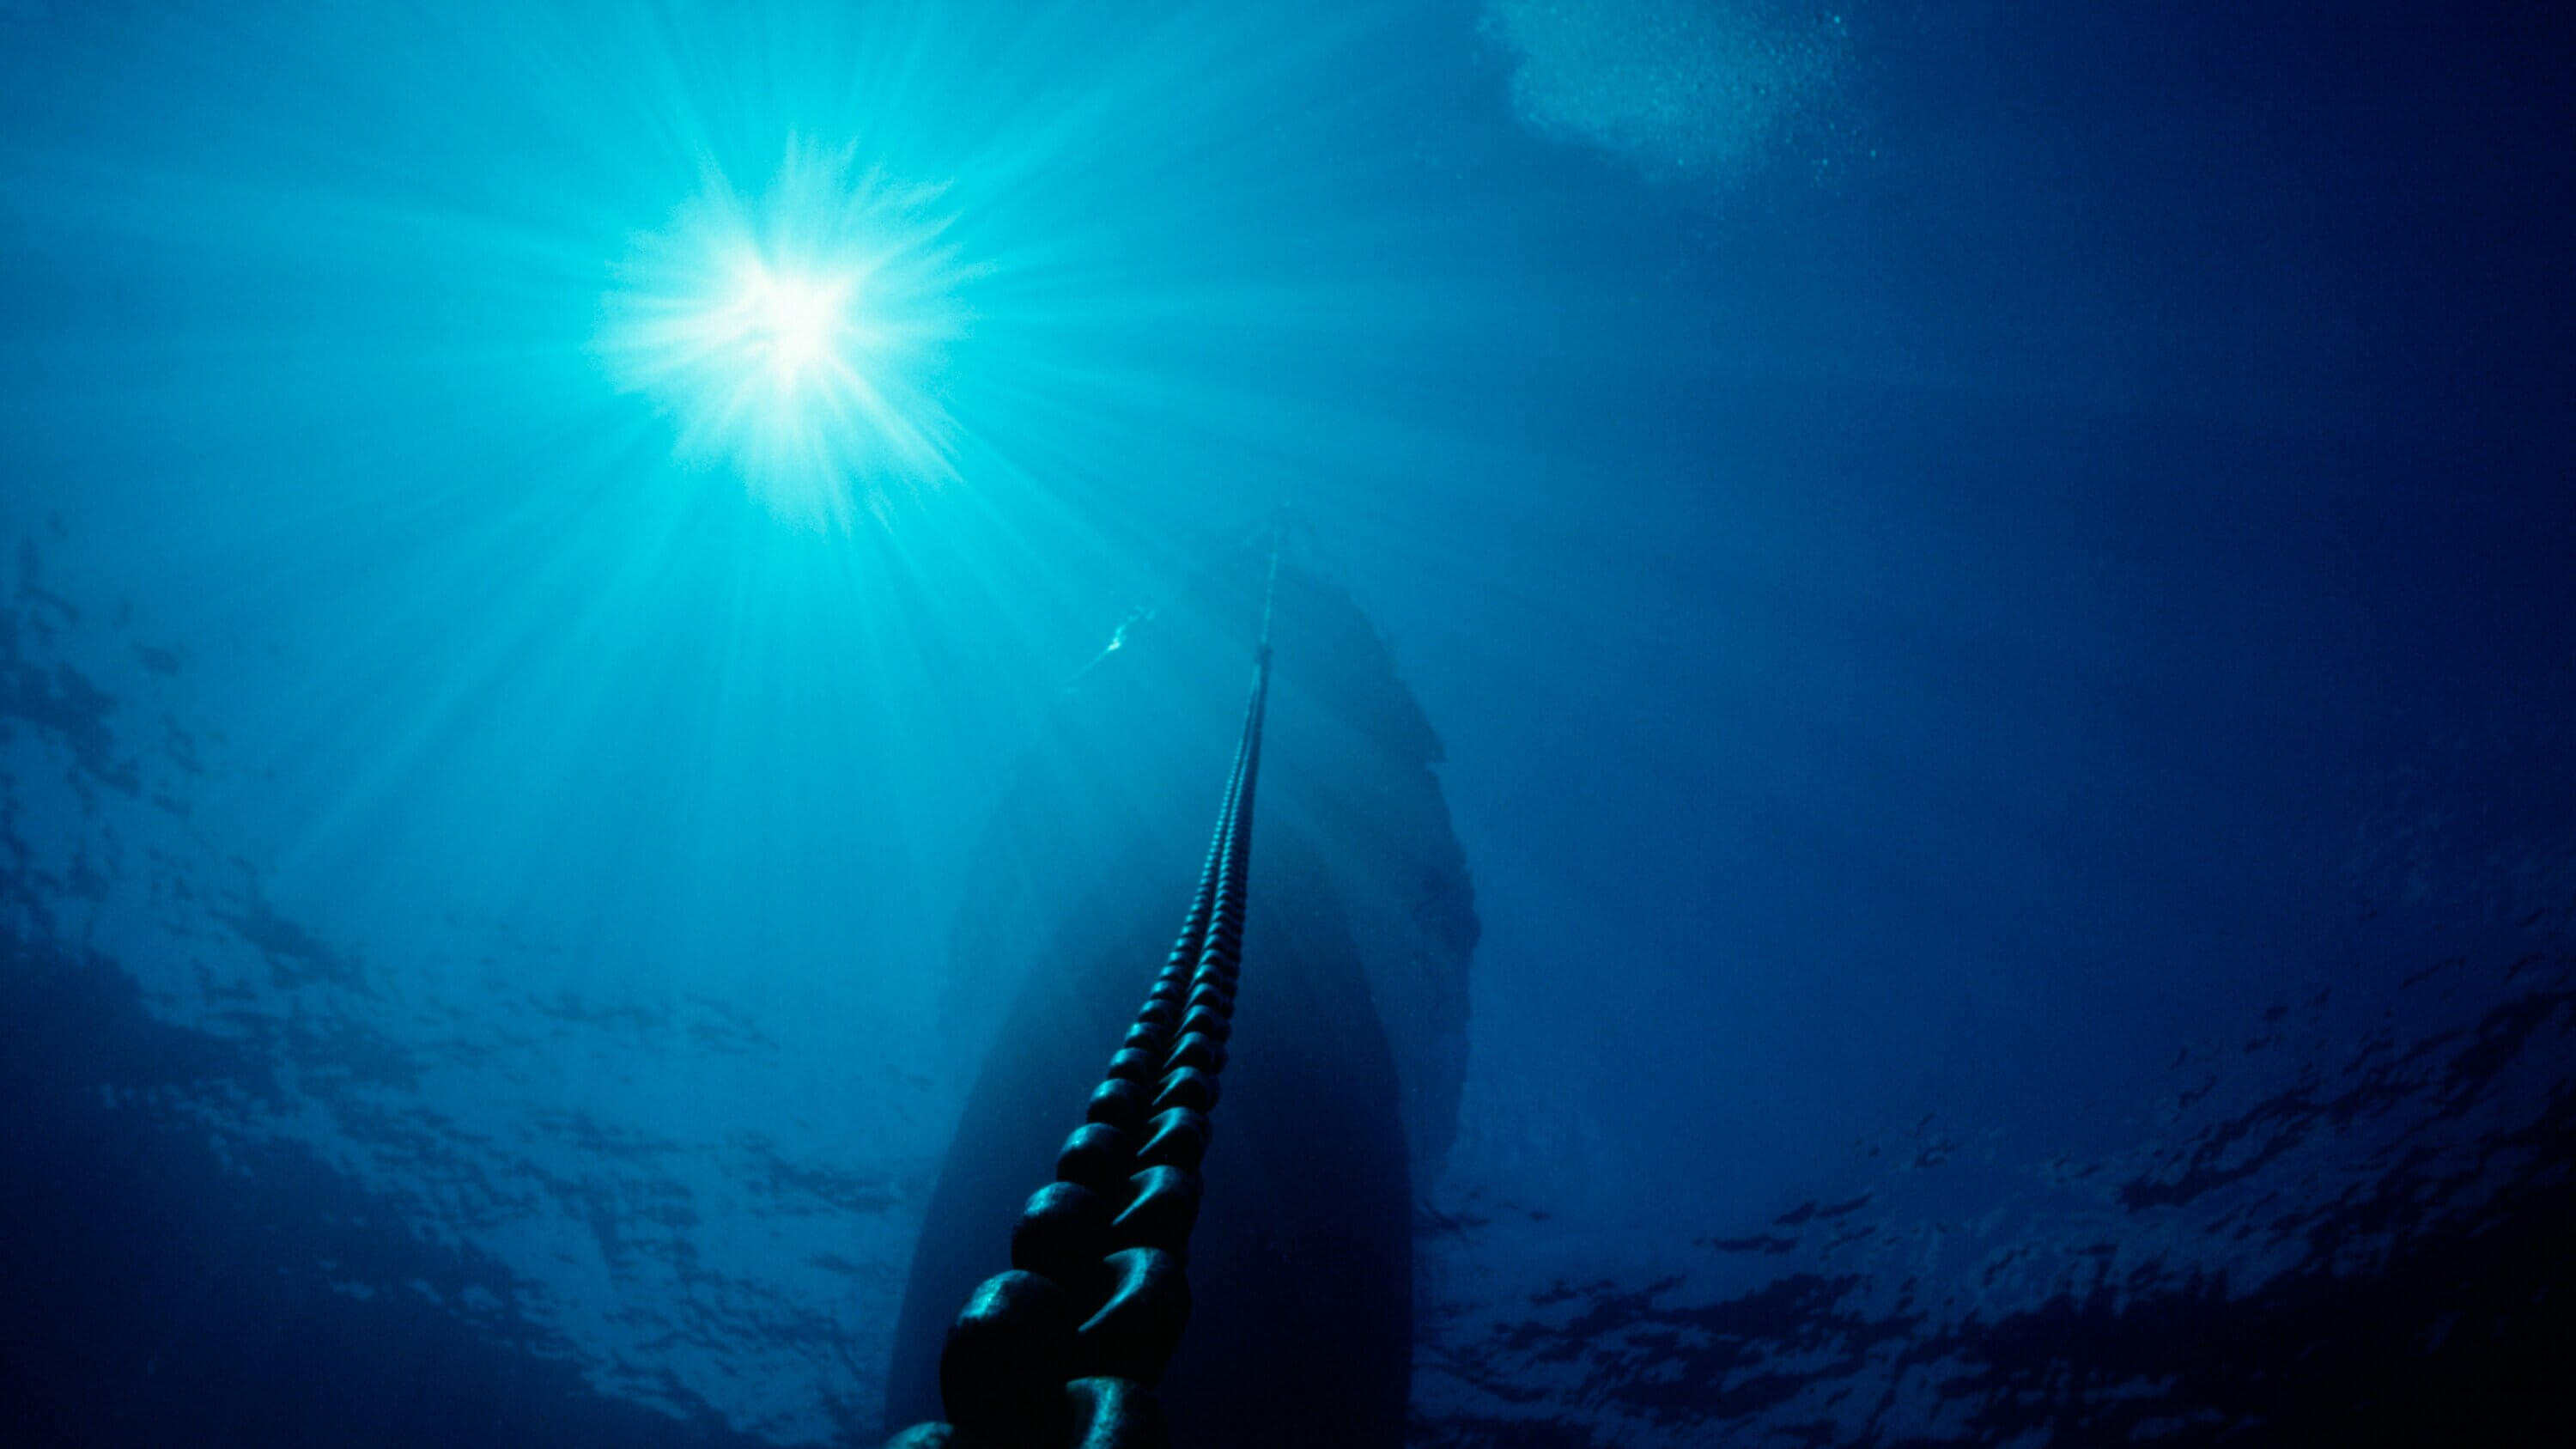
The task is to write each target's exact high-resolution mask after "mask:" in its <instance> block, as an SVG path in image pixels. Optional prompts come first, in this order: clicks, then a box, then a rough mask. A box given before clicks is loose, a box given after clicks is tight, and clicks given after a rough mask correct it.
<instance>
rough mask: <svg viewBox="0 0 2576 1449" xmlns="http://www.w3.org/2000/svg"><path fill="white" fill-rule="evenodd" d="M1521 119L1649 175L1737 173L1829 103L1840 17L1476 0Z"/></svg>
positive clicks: (1733, 6) (1760, 7)
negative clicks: (1506, 59) (1511, 68)
mask: <svg viewBox="0 0 2576 1449" xmlns="http://www.w3.org/2000/svg"><path fill="white" fill-rule="evenodd" d="M1484 29H1485V32H1486V34H1487V35H1488V36H1490V37H1491V38H1493V39H1494V40H1495V41H1497V42H1498V43H1500V44H1501V45H1502V46H1503V47H1504V48H1505V49H1507V50H1508V51H1509V52H1510V53H1511V54H1512V56H1513V58H1514V60H1515V61H1516V63H1517V69H1516V70H1515V72H1514V75H1513V78H1512V95H1513V99H1514V102H1515V103H1516V104H1517V105H1518V107H1519V109H1520V114H1521V117H1522V119H1523V120H1524V121H1526V122H1527V123H1528V124H1529V125H1530V126H1531V127H1533V128H1534V129H1536V130H1538V131H1540V132H1542V133H1545V134H1548V135H1552V136H1558V137H1561V138H1565V139H1568V140H1576V141H1582V142H1586V143H1589V144H1591V145H1596V146H1599V147H1601V148H1603V149H1604V150H1607V151H1609V152H1611V153H1613V154H1615V155H1617V156H1620V157H1622V158H1624V159H1625V160H1627V161H1629V162H1630V163H1632V164H1634V165H1635V166H1637V167H1638V168H1639V169H1641V170H1643V171H1645V172H1646V173H1647V174H1648V175H1649V176H1661V177H1667V178H1671V179H1675V180H1688V181H1699V182H1725V181H1730V180H1733V179H1735V178H1737V177H1740V176H1742V175H1744V174H1745V173H1746V172H1747V171H1748V170H1750V169H1751V167H1752V166H1753V164H1754V163H1755V162H1757V161H1758V160H1760V159H1761V157H1762V156H1763V155H1764V154H1766V152H1767V151H1768V149H1769V148H1770V147H1771V146H1773V145H1774V144H1775V143H1776V141H1777V139H1778V138H1779V137H1780V136H1781V135H1782V134H1783V133H1784V131H1785V130H1786V128H1787V127H1788V125H1789V124H1790V122H1792V121H1793V120H1794V119H1795V118H1796V117H1797V116H1798V115H1799V114H1801V113H1802V112H1804V111H1806V110H1808V109H1810V108H1812V107H1814V106H1816V105H1818V104H1819V103H1820V102H1821V101H1822V100H1823V99H1824V97H1825V96H1826V95H1827V94H1828V93H1829V91H1830V89H1831V85H1832V81H1833V77H1834V72H1835V68H1836V64H1837V62H1838V60H1839V59H1840V56H1841V54H1842V51H1843V48H1844V27H1843V21H1842V17H1841V16H1840V15H1838V14H1835V13H1833V12H1831V11H1824V10H1817V9H1813V8H1810V7H1806V6H1801V5H1795V4H1783V3H1779V0H1749V3H1721V0H1486V3H1485V17H1484Z"/></svg>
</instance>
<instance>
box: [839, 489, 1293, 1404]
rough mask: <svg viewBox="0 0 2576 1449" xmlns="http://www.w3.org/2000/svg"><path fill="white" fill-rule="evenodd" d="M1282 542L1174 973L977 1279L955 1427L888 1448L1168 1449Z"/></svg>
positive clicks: (952, 1380) (1230, 1003) (955, 1384)
mask: <svg viewBox="0 0 2576 1449" xmlns="http://www.w3.org/2000/svg"><path fill="white" fill-rule="evenodd" d="M1279 540H1280V533H1279V532H1276V531H1274V533H1273V535H1272V545H1271V555H1270V579H1269V588H1268V590H1267V597H1266V598H1265V600H1264V603H1263V606H1262V620H1261V643H1260V646H1259V648H1258V650H1257V651H1256V652H1255V654H1254V657H1253V674H1252V696H1251V699H1250V701H1249V702H1248V703H1247V704H1246V705H1245V708H1244V718H1243V732H1242V736H1241V738H1240V740H1239V741H1238V743H1237V745H1236V748H1235V755H1234V766H1233V770H1232V772H1231V774H1230V775H1229V777H1228V778H1227V780H1226V786H1225V794H1224V798H1223V801H1222V803H1221V804H1220V806H1219V808H1218V811H1217V824H1216V830H1215V833H1214V836H1213V838H1212V839H1211V840H1210V841H1209V844H1208V853H1207V859H1206V861H1205V863H1204V864H1203V865H1202V866H1201V868H1200V871H1199V881H1198V889H1197V890H1196V892H1195V893H1194V894H1193V896H1192V898H1191V901H1190V908H1189V911H1188V913H1187V914H1186V915H1184V916H1183V917H1182V920H1181V930H1180V935H1179V937H1178V938H1177V939H1176V940H1175V941H1174V942H1173V945H1172V950H1171V953H1170V955H1169V956H1168V957H1167V958H1166V959H1165V961H1164V963H1163V968H1162V970H1161V971H1160V972H1159V973H1158V974H1157V975H1156V976H1155V977H1154V982H1153V986H1152V987H1151V989H1150V990H1148V991H1147V992H1146V995H1145V1001H1144V1004H1143V1005H1142V1006H1141V1007H1139V1008H1138V1009H1137V1012H1136V1018H1135V1022H1134V1024H1133V1025H1131V1026H1130V1027H1129V1028H1128V1029H1127V1035H1126V1037H1125V1039H1124V1040H1123V1041H1121V1042H1120V1044H1119V1046H1118V1049H1117V1051H1116V1052H1115V1053H1114V1054H1113V1055H1112V1056H1111V1057H1110V1059H1109V1067H1108V1070H1107V1072H1106V1073H1105V1075H1104V1076H1103V1079H1102V1081H1101V1083H1100V1086H1099V1089H1098V1090H1096V1091H1094V1092H1093V1093H1092V1094H1091V1101H1090V1104H1089V1106H1088V1108H1087V1109H1086V1110H1085V1112H1084V1114H1083V1117H1084V1120H1083V1123H1082V1125H1081V1126H1079V1127H1076V1128H1075V1129H1074V1130H1073V1132H1072V1134H1071V1135H1070V1136H1068V1137H1066V1138H1065V1141H1064V1148H1063V1150H1062V1151H1061V1152H1060V1153H1058V1154H1057V1157H1056V1169H1055V1181H1053V1182H1051V1183H1048V1184H1047V1185H1046V1186H1044V1187H1041V1188H1039V1189H1038V1190H1037V1191H1036V1192H1034V1193H1032V1194H1030V1196H1029V1200H1028V1203H1027V1206H1026V1207H1025V1208H1024V1209H1023V1210H1022V1211H1021V1213H1020V1218H1019V1222H1018V1224H1017V1225H1016V1226H1014V1227H1013V1228H1012V1230H1011V1267H1010V1270H1009V1271H1008V1272H1004V1273H998V1274H995V1275H994V1276H993V1277H991V1278H987V1279H985V1280H984V1281H983V1282H982V1283H981V1284H979V1285H977V1287H976V1288H975V1290H974V1292H973V1293H971V1294H969V1295H968V1297H967V1300H966V1307H965V1309H964V1311H962V1312H960V1313H959V1314H958V1315H957V1318H956V1321H955V1322H954V1323H952V1324H951V1325H950V1326H949V1329H948V1339H947V1343H946V1345H945V1346H944V1347H943V1348H942V1350H941V1352H940V1357H939V1392H940V1399H941V1403H942V1405H943V1406H944V1407H945V1408H946V1410H947V1413H948V1421H947V1422H945V1423H931V1424H916V1425H914V1426H913V1427H911V1428H909V1429H906V1430H904V1431H903V1432H902V1433H900V1434H897V1435H896V1436H895V1437H894V1438H893V1439H892V1440H891V1441H889V1443H888V1445H887V1449H1168V1442H1169V1441H1168V1439H1167V1438H1166V1436H1165V1433H1164V1430H1163V1421H1162V1413H1161V1410H1160V1408H1159V1406H1158V1405H1157V1404H1156V1402H1155V1399H1154V1392H1153V1391H1154V1385H1155V1384H1156V1383H1157V1382H1158V1381H1159V1380H1160V1379H1161V1378H1162V1375H1163V1370H1164V1367H1165V1366H1166V1365H1167V1364H1169V1363H1170V1362H1171V1358H1172V1353H1173V1350H1174V1349H1175V1348H1177V1347H1178V1346H1179V1344H1180V1338H1181V1330H1182V1329H1183V1328H1184V1327H1186V1326H1187V1325H1188V1322H1189V1317H1190V1286H1189V1279H1188V1276H1187V1274H1186V1272H1185V1268H1184V1264H1185V1261H1186V1258H1187V1250H1188V1246H1189V1238H1190V1230H1191V1229H1192V1228H1193V1227H1194V1226H1195V1225H1196V1224H1197V1222H1198V1215H1199V1198H1200V1195H1201V1185H1200V1181H1199V1164H1200V1162H1201V1161H1202V1160H1204V1159H1205V1157H1206V1155H1207V1150H1208V1143H1209V1140H1210V1138H1211V1136H1212V1135H1213V1133H1214V1130H1215V1128H1214V1124H1213V1123H1212V1122H1211V1121H1210V1120H1209V1113H1210V1112H1212V1111H1213V1110H1214V1109H1215V1107H1216V1103H1217V1090H1218V1081H1219V1078H1220V1077H1221V1076H1222V1074H1223V1073H1224V1071H1225V1064H1226V1042H1227V1040H1228V1039H1229V1038H1230V1037H1231V1036H1232V1035H1233V1033H1234V1000H1235V984H1236V981H1237V979H1238V978H1239V977H1240V975H1241V973H1242V966H1243V926H1244V908H1245V903H1246V899H1247V896H1248V887H1249V885H1250V881H1251V863H1252V814H1253V809H1252V807H1253V796H1254V792H1255V789H1256V787H1257V786H1258V785H1259V783H1260V775H1261V734H1262V723H1263V719H1264V716H1265V714H1266V712H1267V704H1268V701H1269V695H1270V619H1271V611H1272V607H1273V604H1274V603H1275V601H1276V599H1277V596H1278V587H1279V546H1280V544H1279Z"/></svg>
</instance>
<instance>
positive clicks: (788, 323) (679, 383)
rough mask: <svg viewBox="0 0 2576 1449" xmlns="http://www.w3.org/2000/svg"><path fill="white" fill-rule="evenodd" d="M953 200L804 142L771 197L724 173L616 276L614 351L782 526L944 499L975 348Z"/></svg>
mask: <svg viewBox="0 0 2576 1449" xmlns="http://www.w3.org/2000/svg"><path fill="white" fill-rule="evenodd" d="M938 196H939V192H938V191H937V189H936V188H929V187H918V186H912V187H907V186H900V185H896V184H894V183H892V182H890V181H888V180H887V179H885V178H884V177H881V176H878V175H875V174H872V173H857V172H856V167H855V161H854V157H853V154H852V153H850V152H848V151H842V152H837V153H828V154H827V153H823V152H819V151H816V150H814V149H813V148H810V147H807V146H804V145H801V144H799V143H796V142H792V141H791V142H790V143H789V145H788V148H787V155H786V159H785V161H784V162H782V163H781V165H780V167H779V170H778V172H777V175H776V176H775V177H774V178H773V179H772V180H771V182H770V184H769V186H768V187H767V189H766V190H764V191H762V192H760V193H758V194H756V195H749V196H746V195H745V194H743V193H742V192H741V191H739V190H737V189H736V188H735V187H733V186H732V185H731V184H730V183H729V182H727V181H726V180H725V179H724V178H723V176H722V175H721V174H720V173H717V172H715V171H713V170H712V169H711V170H710V171H709V173H708V175H707V177H706V179H705V181H704V183H703V185H702V186H701V188H700V190H699V192H698V194H697V195H695V196H693V197H691V198H689V199H688V200H687V201H685V202H683V203H682V204H681V205H680V206H679V207H678V208H677V209H676V210H675V211H674V212H673V214H672V217H671V219H670V221H669V223H668V224H667V225H666V226H664V227H662V228H661V229H659V230H657V231H654V232H649V233H646V234H643V235H641V236H639V237H637V238H636V239H635V242H634V245H633V248H632V251H631V252H630V254H629V255H628V257H627V258H626V260H625V261H624V262H623V263H622V264H621V265H620V266H619V267H618V269H617V278H618V281H619V283H620V285H619V286H618V287H617V288H616V289H615V290H613V291H612V292H611V293H610V295H609V297H608V300H607V318H606V322H605V324H604V326H603V328H602V330H601V336H600V345H599V350H600V352H601V354H602V356H603V358H604V359H605V361H606V364H607V366H608V370H609V372H610V375H611V376H612V377H613V378H614V379H615V380H616V381H617V382H618V383H619V385H620V386H622V387H624V388H625V389H627V390H629V391H632V392H636V393H641V394H643V395H645V396H646V397H648V398H650V399H651V400H652V401H653V402H654V403H655V404H656V405H657V406H659V407H660V408H661V409H662V410H663V411H664V412H665V413H666V414H668V415H669V416H670V417H671V418H673V419H674V420H675V422H676V423H677V424H678V436H677V439H676V443H675V445H676V450H677V452H678V453H679V455H680V456H681V457H682V458H684V459H686V460H689V461H691V462H697V463H712V464H721V465H724V466H726V467H728V468H729V469H730V470H731V471H732V472H734V473H736V474H738V475H739V476H740V477H741V479H742V481H743V483H744V485H745V486H746V487H748V488H749V489H750V490H751V492H752V493H753V494H754V495H755V496H757V497H759V498H761V499H762V500H763V501H765V502H767V503H768V504H769V505H770V506H771V508H772V509H773V511H775V512H777V513H778V514H780V515H781V516H782V517H787V518H791V519H795V520H797V521H800V522H806V523H812V524H819V525H846V524H848V523H850V522H851V521H853V520H854V519H855V518H856V517H858V516H859V515H861V514H862V513H866V512H873V511H879V510H880V509H881V506H882V503H883V501H884V497H885V494H886V493H887V491H888V490H889V489H892V488H896V487H906V486H920V485H923V484H933V483H938V482H940V481H943V480H944V479H946V478H947V477H948V476H949V474H950V472H951V471H952V470H951V467H950V457H951V452H952V444H953V441H954V439H953V431H954V425H953V423H952V421H951V419H950V418H949V415H948V413H947V410H946V408H945V407H944V406H943V405H942V403H941V402H940V393H939V383H940V381H941V374H942V371H943V369H944V365H945V363H946V360H947V355H948V348H949V345H950V344H951V343H953V342H954V341H956V340H957V339H958V338H959V337H961V336H963V335H964V331H965V314H964V309H963V307H962V306H961V305H960V303H959V302H958V300H957V297H956V287H957V284H958V283H959V282H960V281H961V280H962V279H963V278H964V277H965V276H966V275H968V273H967V269H965V268H964V267H962V266H961V265H960V264H959V262H958V260H957V258H956V256H955V254H954V251H953V249H952V248H950V247H949V246H948V245H947V244H946V242H945V240H944V234H945V232H946V230H947V225H948V223H947V218H946V217H945V216H943V215H941V214H939V213H938V212H937V210H936V208H935V203H936V202H937V199H938Z"/></svg>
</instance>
